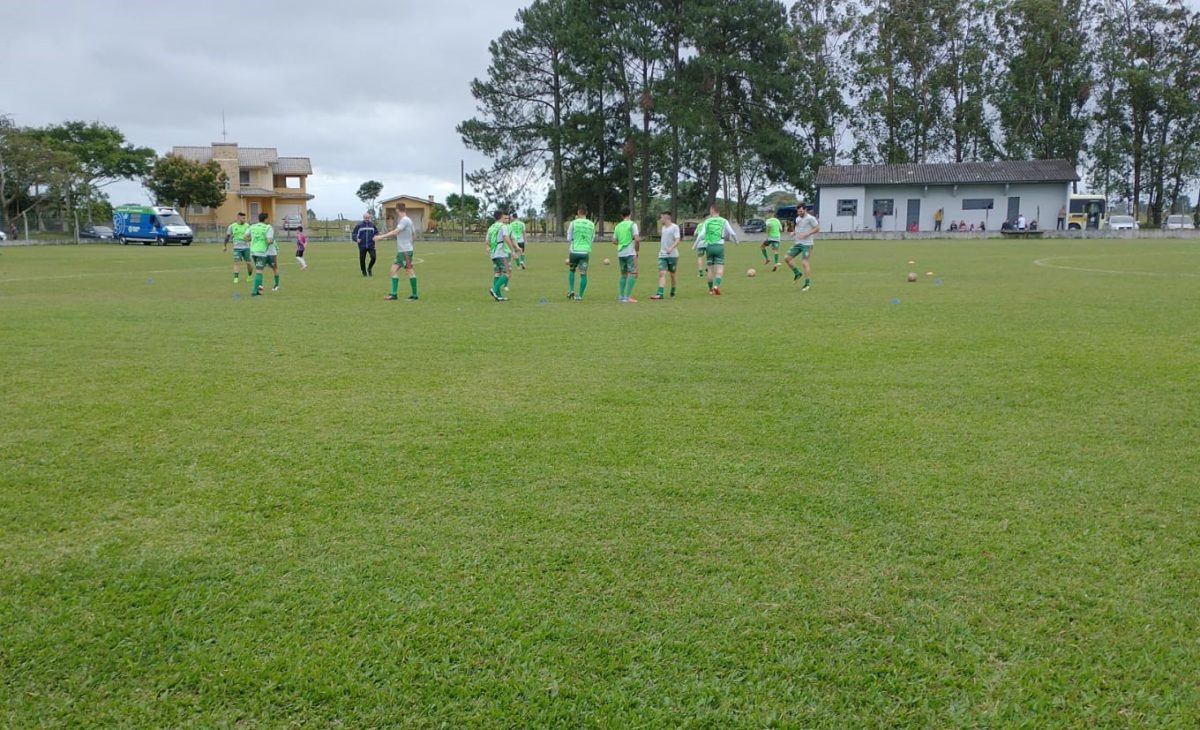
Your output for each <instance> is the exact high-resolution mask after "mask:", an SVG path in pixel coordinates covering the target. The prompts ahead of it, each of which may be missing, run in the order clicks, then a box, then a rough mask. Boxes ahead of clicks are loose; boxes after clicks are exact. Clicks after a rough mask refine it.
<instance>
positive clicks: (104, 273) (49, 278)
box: [0, 266, 226, 284]
mask: <svg viewBox="0 0 1200 730" xmlns="http://www.w3.org/2000/svg"><path fill="white" fill-rule="evenodd" d="M223 270H226V269H225V267H223V266H222V267H195V268H190V269H156V270H154V271H137V272H130V271H97V272H94V273H91V274H60V275H58V276H27V277H25V278H21V279H0V284H9V283H14V282H21V281H55V280H59V279H89V278H93V277H97V276H141V275H143V274H182V273H186V272H189V271H196V272H203V271H223Z"/></svg>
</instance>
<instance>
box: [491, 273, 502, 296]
mask: <svg viewBox="0 0 1200 730" xmlns="http://www.w3.org/2000/svg"><path fill="white" fill-rule="evenodd" d="M492 291H493V292H495V293H496V296H500V277H499V276H493V277H492Z"/></svg>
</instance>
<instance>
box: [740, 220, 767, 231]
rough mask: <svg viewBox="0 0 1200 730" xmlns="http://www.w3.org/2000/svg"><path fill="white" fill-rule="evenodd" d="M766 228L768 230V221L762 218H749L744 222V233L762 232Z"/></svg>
mask: <svg viewBox="0 0 1200 730" xmlns="http://www.w3.org/2000/svg"><path fill="white" fill-rule="evenodd" d="M765 230H767V222H766V221H765V220H763V219H762V218H748V219H746V222H745V223H743V224H742V231H743V232H744V233H762V232H763V231H765Z"/></svg>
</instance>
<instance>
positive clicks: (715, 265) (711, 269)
mask: <svg viewBox="0 0 1200 730" xmlns="http://www.w3.org/2000/svg"><path fill="white" fill-rule="evenodd" d="M708 213H709V215H708V220H706V221H704V225H703V229H701V228H697V229H696V236H697V238H699V237H701V236H702V237H703V238H704V248H705V262H706V263H707V264H708V293H709V294H715V295H716V296H721V279H722V277H724V276H725V239H726V238H732V239H733V242H734V243H737V240H738V238H737V232H736V231H734V230H733V226H731V225H729V221H727V220H725V219H724V218H722V217H721V214H720V213H719V212H718V210H717V204H716V203H713V204H712V205H711V206H710V207H709V209H708Z"/></svg>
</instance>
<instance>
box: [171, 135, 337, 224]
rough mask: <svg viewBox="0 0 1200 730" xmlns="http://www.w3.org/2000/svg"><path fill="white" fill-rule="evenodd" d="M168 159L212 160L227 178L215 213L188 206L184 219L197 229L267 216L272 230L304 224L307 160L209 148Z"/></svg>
mask: <svg viewBox="0 0 1200 730" xmlns="http://www.w3.org/2000/svg"><path fill="white" fill-rule="evenodd" d="M171 154H173V155H179V156H180V157H184V158H186V159H189V160H194V161H196V162H208V161H209V160H215V161H216V163H217V164H218V165H220V166H221V171H222V172H224V173H225V175H226V177H228V178H229V182H228V184H227V186H226V189H227V190H228V192H227V193H226V195H225V202H224V203H222V204H221V205H220V207H217V208H205V207H202V206H195V205H194V206H191V207H190V208H189V209H188V210H187V211H186V212H185V213H184V217H185V218H187V220H188V222H189V223H193V224H196V225H218V226H219V225H227V224H229V223H232V222H233V220H234V216H236V215H237V214H238V213H239V212H242V213H245V214H246V215H247V216H248V217H249V219H250V220H251V221H255V220H258V214H259V213H266V214H267V215H268V216H269V220H270V222H271V223H272V224H273V225H275V227H276V228H282V227H284V225H285V223H290V222H295V223H298V224H301V225H302V224H303V223H304V222H305V221H306V220H307V213H308V201H310V200H312V199H313V196H312V195H309V193H308V189H307V180H308V176H309V175H311V174H312V162H311V161H310V160H309V158H307V157H280V156H279V152H278V151H277V150H276V149H275V148H274V147H238V145H237V143H236V142H214V143H213V144H212V145H211V146H209V147H173V148H171Z"/></svg>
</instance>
